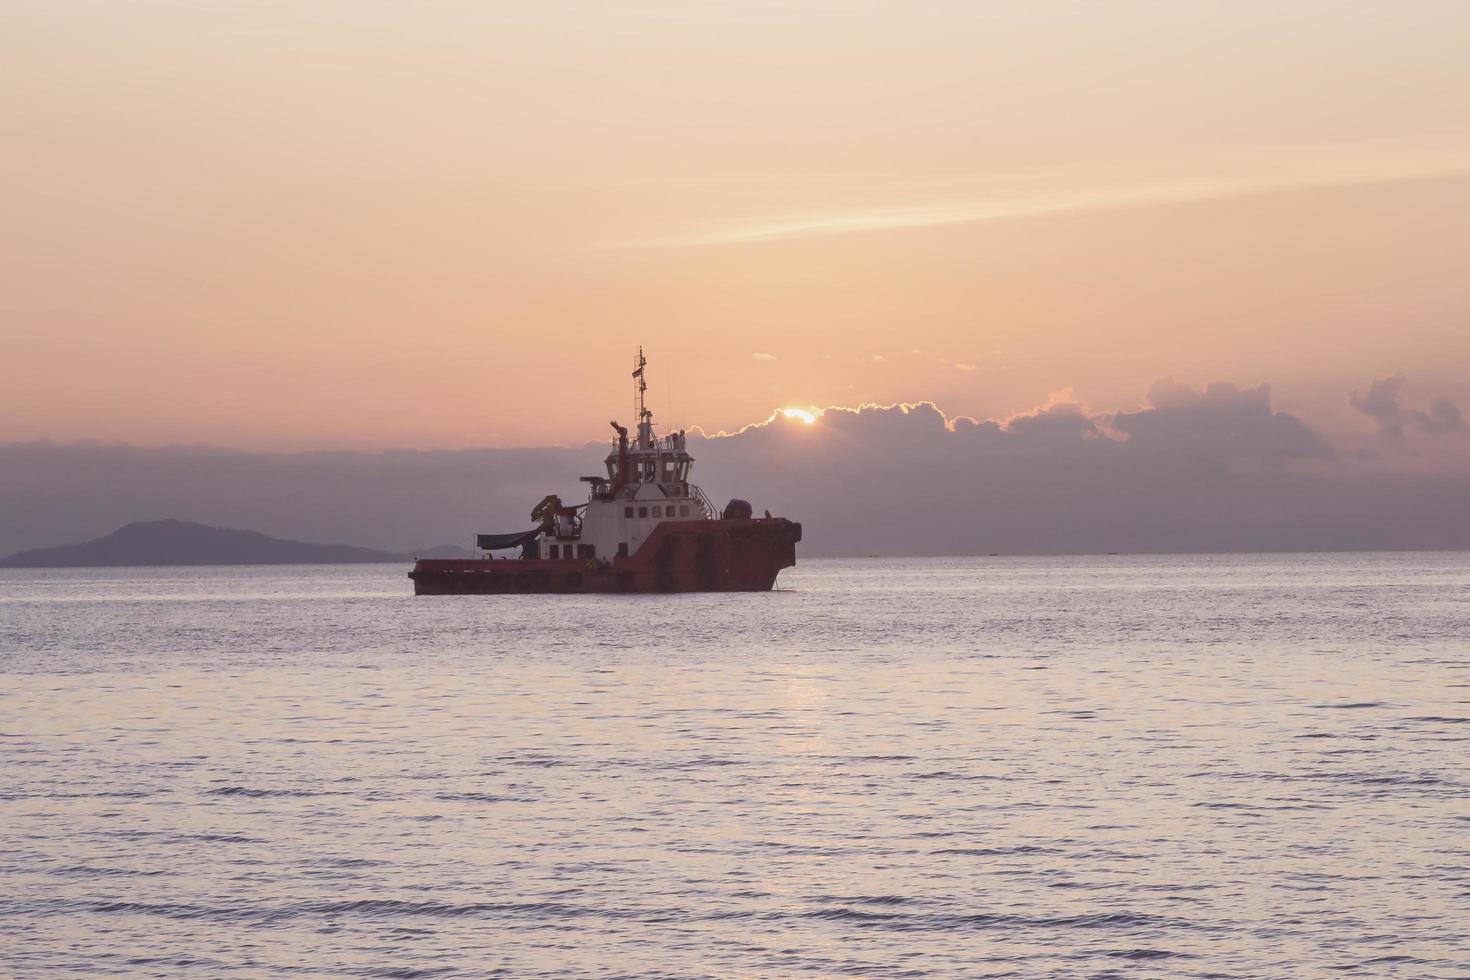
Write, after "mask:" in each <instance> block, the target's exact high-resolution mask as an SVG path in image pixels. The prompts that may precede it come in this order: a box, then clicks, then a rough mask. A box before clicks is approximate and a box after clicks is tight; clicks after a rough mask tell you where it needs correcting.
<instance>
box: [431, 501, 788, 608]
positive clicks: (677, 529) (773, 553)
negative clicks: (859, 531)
mask: <svg viewBox="0 0 1470 980" xmlns="http://www.w3.org/2000/svg"><path fill="white" fill-rule="evenodd" d="M800 540H801V525H800V524H798V523H796V522H795V521H789V520H787V519H786V518H784V517H767V518H755V519H750V520H738V519H735V520H717V521H669V522H665V523H663V524H660V525H659V526H658V527H657V528H656V529H655V530H654V532H653V533H652V534H651V535H649V538H648V540H647V541H645V542H644V543H643V545H642V547H640V548H639V549H638V552H637V553H636V554H634V555H631V556H629V557H626V558H624V557H618V558H614V559H612V561H611V563H610V564H607V563H601V564H599V563H598V562H592V561H583V560H578V559H569V560H556V559H543V558H508V559H489V558H485V559H467V560H439V559H428V558H421V559H419V560H418V561H417V562H415V563H414V566H413V571H411V572H409V573H408V577H409V578H411V579H413V590H414V594H415V595H499V594H506V593H527V594H529V593H545V592H571V593H582V592H766V591H769V590H770V589H771V587H772V586H774V585H775V584H776V575H777V573H779V572H780V571H781V569H783V568H790V567H791V566H792V565H795V564H796V543H797V542H798V541H800Z"/></svg>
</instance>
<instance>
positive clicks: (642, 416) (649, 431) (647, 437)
mask: <svg viewBox="0 0 1470 980" xmlns="http://www.w3.org/2000/svg"><path fill="white" fill-rule="evenodd" d="M647 366H648V359H647V358H645V357H644V356H643V348H642V347H641V346H640V347H639V348H638V366H637V367H635V368H634V369H633V381H634V382H635V383H634V385H633V409H634V411H635V412H637V413H638V446H639V448H641V449H651V448H653V413H652V412H651V411H649V410H648V407H647V406H646V405H644V403H643V393H644V392H645V391H647V390H648V382H647V381H646V380H644V377H643V369H644V368H645V367H647Z"/></svg>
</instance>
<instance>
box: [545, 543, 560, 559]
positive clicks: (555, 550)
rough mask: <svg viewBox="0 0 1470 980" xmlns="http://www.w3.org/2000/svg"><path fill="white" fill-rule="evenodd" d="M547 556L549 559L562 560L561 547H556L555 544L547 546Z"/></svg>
mask: <svg viewBox="0 0 1470 980" xmlns="http://www.w3.org/2000/svg"><path fill="white" fill-rule="evenodd" d="M546 555H547V557H548V558H560V557H561V545H555V544H549V545H547V546H546Z"/></svg>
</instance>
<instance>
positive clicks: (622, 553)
mask: <svg viewBox="0 0 1470 980" xmlns="http://www.w3.org/2000/svg"><path fill="white" fill-rule="evenodd" d="M618 557H619V558H627V557H628V542H626V541H619V542H618Z"/></svg>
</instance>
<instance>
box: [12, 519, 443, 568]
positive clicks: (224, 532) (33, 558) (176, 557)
mask: <svg viewBox="0 0 1470 980" xmlns="http://www.w3.org/2000/svg"><path fill="white" fill-rule="evenodd" d="M470 555H471V553H470V552H469V551H468V550H467V549H465V548H457V547H455V546H454V545H440V546H438V547H435V548H427V549H425V550H424V551H422V552H420V553H419V554H418V555H417V556H415V555H399V554H394V553H393V552H391V551H377V550H375V549H373V548H359V547H356V546H354V545H348V544H311V543H309V542H306V541H288V540H286V539H284V538H273V537H271V536H270V535H268V534H261V533H260V532H259V531H240V530H236V529H233V528H224V527H211V526H209V525H208V524H196V523H193V522H191V521H177V520H163V521H140V522H138V523H134V524H127V525H124V526H123V527H120V528H118V529H117V530H116V531H113V532H112V533H111V534H107V535H104V536H102V537H100V538H94V539H92V540H91V541H83V542H81V543H80V544H65V545H61V546H59V547H55V548H32V549H30V550H28V551H18V552H16V553H15V554H13V555H10V556H9V557H7V558H0V568H85V567H103V566H114V567H115V566H122V565H338V564H365V563H371V562H404V561H412V560H413V559H414V558H415V557H423V558H468V557H470Z"/></svg>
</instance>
